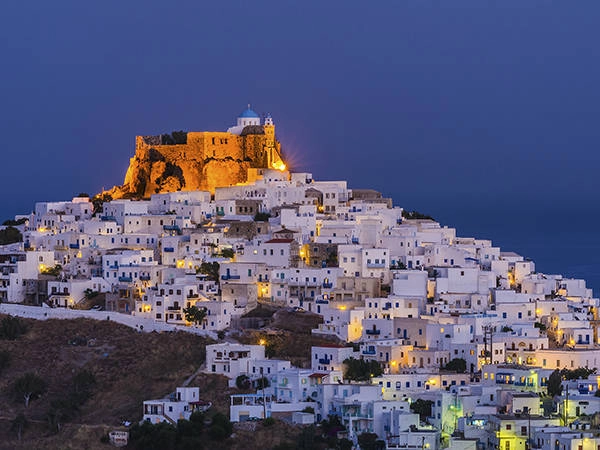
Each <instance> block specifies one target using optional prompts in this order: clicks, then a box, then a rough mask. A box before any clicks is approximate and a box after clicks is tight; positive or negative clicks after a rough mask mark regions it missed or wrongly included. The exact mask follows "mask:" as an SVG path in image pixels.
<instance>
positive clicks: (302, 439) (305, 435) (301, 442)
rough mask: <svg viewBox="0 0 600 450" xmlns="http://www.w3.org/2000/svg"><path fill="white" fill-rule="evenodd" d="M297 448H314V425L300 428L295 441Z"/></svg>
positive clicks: (300, 449) (304, 449)
mask: <svg viewBox="0 0 600 450" xmlns="http://www.w3.org/2000/svg"><path fill="white" fill-rule="evenodd" d="M296 448H297V449H298V450H311V449H314V448H315V426H314V425H309V426H307V427H305V428H303V429H302V431H301V432H300V434H299V435H298V438H297V441H296Z"/></svg>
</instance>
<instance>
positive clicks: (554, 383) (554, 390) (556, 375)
mask: <svg viewBox="0 0 600 450" xmlns="http://www.w3.org/2000/svg"><path fill="white" fill-rule="evenodd" d="M547 389H548V395H549V396H551V397H554V396H555V395H560V394H561V393H562V389H563V388H562V375H561V373H560V370H558V369H556V370H555V371H554V372H552V373H551V374H550V376H549V377H548V386H547Z"/></svg>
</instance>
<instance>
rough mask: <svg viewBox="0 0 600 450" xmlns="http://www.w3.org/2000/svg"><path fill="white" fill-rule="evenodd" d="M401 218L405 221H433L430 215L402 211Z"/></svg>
mask: <svg viewBox="0 0 600 450" xmlns="http://www.w3.org/2000/svg"><path fill="white" fill-rule="evenodd" d="M402 217H404V218H405V219H428V220H435V219H434V218H433V217H431V216H430V215H428V214H423V213H420V212H419V211H404V210H403V211H402Z"/></svg>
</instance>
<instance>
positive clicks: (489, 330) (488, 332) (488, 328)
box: [483, 323, 494, 364]
mask: <svg viewBox="0 0 600 450" xmlns="http://www.w3.org/2000/svg"><path fill="white" fill-rule="evenodd" d="M493 331H494V327H493V325H492V324H490V323H488V324H486V325H484V326H483V352H484V354H485V362H486V363H488V342H489V344H490V345H489V358H490V359H489V361H490V362H489V364H493V363H494V357H493V356H492V352H493V351H494V350H493V342H492V335H493ZM488 336H489V337H488Z"/></svg>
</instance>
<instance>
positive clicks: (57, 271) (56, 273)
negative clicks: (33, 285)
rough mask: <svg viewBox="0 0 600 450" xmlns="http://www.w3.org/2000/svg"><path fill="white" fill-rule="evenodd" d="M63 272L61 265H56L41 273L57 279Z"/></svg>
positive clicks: (46, 268)
mask: <svg viewBox="0 0 600 450" xmlns="http://www.w3.org/2000/svg"><path fill="white" fill-rule="evenodd" d="M61 272H62V266H61V265H60V264H55V265H54V267H45V268H44V269H42V270H41V271H40V273H41V274H42V275H51V276H53V277H57V276H59V275H60V273H61Z"/></svg>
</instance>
